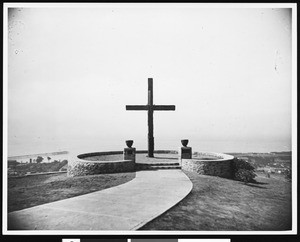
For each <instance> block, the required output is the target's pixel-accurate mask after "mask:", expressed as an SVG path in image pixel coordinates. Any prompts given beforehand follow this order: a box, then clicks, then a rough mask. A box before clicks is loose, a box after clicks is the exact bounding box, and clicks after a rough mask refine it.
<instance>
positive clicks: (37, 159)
mask: <svg viewBox="0 0 300 242" xmlns="http://www.w3.org/2000/svg"><path fill="white" fill-rule="evenodd" d="M43 160H44V158H43V157H41V156H38V157H37V158H36V163H41V162H42V161H43Z"/></svg>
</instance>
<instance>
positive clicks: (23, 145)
mask: <svg viewBox="0 0 300 242" xmlns="http://www.w3.org/2000/svg"><path fill="white" fill-rule="evenodd" d="M180 146H181V142H180V139H163V138H156V139H155V149H157V150H159V149H167V150H177V149H178V148H179V147H180ZM188 146H191V147H192V149H193V151H210V152H219V153H230V152H241V153H246V152H258V153H259V152H261V153H264V152H273V151H277V152H279V151H290V150H292V146H291V141H289V140H263V141H261V140H260V141H256V140H252V141H249V140H246V139H245V140H200V139H190V141H189V144H188ZM125 147H126V145H125V139H108V138H107V139H104V138H96V137H95V138H85V137H81V138H69V139H63V140H46V139H45V140H42V139H39V140H23V141H22V140H19V141H18V142H10V141H8V144H7V147H6V148H7V149H6V150H4V151H6V152H4V154H5V153H6V154H7V156H8V157H10V156H19V155H31V154H41V153H51V152H58V151H70V152H73V151H78V152H83V151H84V152H97V151H115V150H123V148H125ZM133 147H136V148H137V149H138V150H142V149H143V150H145V149H147V137H145V138H139V139H134V145H133Z"/></svg>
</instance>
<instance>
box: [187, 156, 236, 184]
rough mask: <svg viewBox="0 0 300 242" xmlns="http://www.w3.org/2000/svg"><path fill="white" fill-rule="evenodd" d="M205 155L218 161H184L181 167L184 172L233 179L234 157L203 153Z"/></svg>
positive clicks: (195, 159) (194, 159)
mask: <svg viewBox="0 0 300 242" xmlns="http://www.w3.org/2000/svg"><path fill="white" fill-rule="evenodd" d="M201 154H204V155H208V156H209V155H211V156H212V157H216V158H218V159H215V160H200V159H197V158H193V159H182V160H181V166H182V169H183V170H187V171H192V172H197V173H198V174H202V175H210V176H219V177H223V178H233V169H232V165H233V159H234V156H232V155H226V154H220V153H211V152H209V153H204V152H203V153H201Z"/></svg>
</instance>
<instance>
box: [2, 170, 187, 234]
mask: <svg viewBox="0 0 300 242" xmlns="http://www.w3.org/2000/svg"><path fill="white" fill-rule="evenodd" d="M192 186H193V185H192V182H191V181H190V180H189V178H188V177H187V176H186V175H185V174H184V173H183V172H182V171H181V170H153V171H138V172H136V178H135V179H133V180H131V181H129V182H127V183H125V184H122V185H119V186H116V187H112V188H109V189H105V190H102V191H98V192H93V193H89V194H86V195H82V196H77V197H73V198H68V199H64V200H60V201H57V202H52V203H47V204H44V205H40V206H36V207H32V208H28V209H24V210H20V211H15V212H11V213H9V214H8V230H136V229H138V228H140V227H142V226H143V225H145V224H146V223H147V222H149V221H151V220H152V219H154V218H156V217H157V216H159V215H161V214H162V213H164V212H165V211H167V210H168V209H170V208H171V207H173V206H174V205H175V204H177V203H178V202H179V201H181V200H182V199H183V198H184V197H185V196H186V195H188V194H189V192H190V191H191V190H192Z"/></svg>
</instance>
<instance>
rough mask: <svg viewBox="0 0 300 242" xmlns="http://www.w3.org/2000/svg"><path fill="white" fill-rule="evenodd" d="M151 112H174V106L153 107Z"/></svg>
mask: <svg viewBox="0 0 300 242" xmlns="http://www.w3.org/2000/svg"><path fill="white" fill-rule="evenodd" d="M153 110H156V111H174V110H175V105H153Z"/></svg>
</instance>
